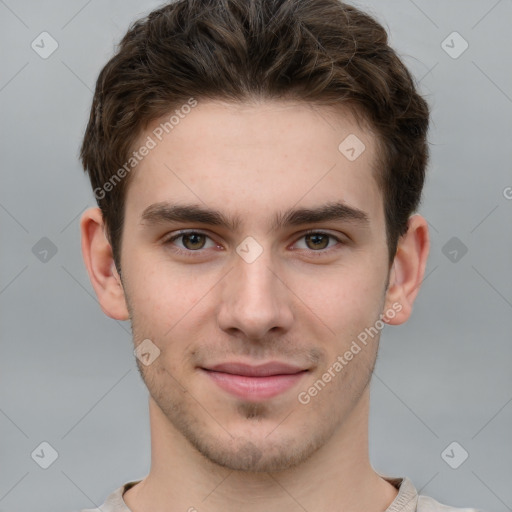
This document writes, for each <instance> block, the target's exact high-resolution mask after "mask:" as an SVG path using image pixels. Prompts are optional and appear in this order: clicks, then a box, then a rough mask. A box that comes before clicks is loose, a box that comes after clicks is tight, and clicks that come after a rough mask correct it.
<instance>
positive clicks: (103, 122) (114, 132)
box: [80, 0, 429, 271]
mask: <svg viewBox="0 0 512 512" xmlns="http://www.w3.org/2000/svg"><path fill="white" fill-rule="evenodd" d="M191 97H192V98H195V99H196V100H202V99H205V100H208V99H211V100H227V101H232V102H244V101H250V100H251V99H254V98H263V99H265V98H268V99H290V100H299V101H304V102H308V103H310V104H313V105H314V104H317V105H324V106H326V105H332V106H334V107H336V106H342V105H346V106H349V107H351V108H354V109H355V111H356V113H357V114H358V116H359V117H360V119H362V120H364V121H365V122H366V123H367V125H368V126H370V127H371V128H372V130H373V131H374V132H375V133H376V134H377V142H378V147H379V149H380V151H379V164H380V165H379V171H378V172H377V173H376V179H377V183H378V185H379V188H380V189H381V190H382V195H383V200H384V211H385V219H386V236H387V243H388V249H389V262H390V263H391V262H392V261H393V259H394V256H395V253H396V249H397V243H398V240H399V237H400V236H401V235H403V234H404V233H405V232H406V231H407V222H408V218H409V217H410V215H411V214H412V213H414V211H415V210H416V209H417V208H418V206H419V203H420V200H421V191H422V189H423V184H424V179H425V168H426V165H427V161H428V145H427V140H426V135H427V130H428V122H429V109H428V105H427V103H426V101H425V100H424V99H423V98H422V97H421V96H420V95H419V94H418V92H417V91H416V87H415V84H414V80H413V79H412V77H411V75H410V73H409V71H408V70H407V69H406V67H405V66H404V65H403V63H402V62H401V60H400V58H399V57H398V56H397V54H396V53H395V51H394V50H393V49H392V48H390V47H389V45H388V38H387V33H386V31H385V29H384V28H383V27H382V26H381V25H380V24H379V23H378V22H377V21H376V20H375V19H373V18H372V17H371V16H369V15H368V14H366V13H364V12H361V11H360V10H358V9H356V8H355V7H353V6H350V5H347V4H345V3H342V2H340V1H339V0H178V1H175V2H172V3H169V4H166V5H164V6H162V7H160V8H158V9H157V10H155V11H153V12H151V13H150V14H149V15H148V16H146V17H145V18H143V19H140V20H138V21H136V22H135V23H133V24H132V25H131V26H130V28H129V30H128V32H127V33H126V35H125V36H124V37H123V39H122V40H121V42H120V44H119V45H118V48H117V52H116V54H115V55H114V56H113V57H112V58H111V59H110V60H109V62H108V63H107V64H106V65H105V67H104V68H103V69H102V70H101V72H100V74H99V77H98V80H97V82H96V90H95V93H94V98H93V102H92V108H91V113H90V118H89V122H88V125H87V129H86V132H85V135H84V139H83V143H82V147H81V152H80V157H81V160H82V164H83V167H84V169H85V170H86V172H88V173H89V177H90V180H91V184H92V187H93V189H94V190H95V195H96V198H97V201H98V205H99V207H100V208H101V210H102V213H103V216H104V219H105V224H106V227H107V233H108V235H109V239H110V242H111V244H112V250H113V255H114V260H115V262H116V267H117V268H118V270H119V271H120V249H121V234H122V229H123V221H124V198H125V196H126V190H127V186H128V184H129V178H130V176H129V175H127V176H126V178H124V179H122V180H118V182H116V183H114V185H115V186H109V187H108V188H107V187H106V184H108V182H109V180H112V178H113V177H115V173H116V171H118V170H119V169H120V168H121V167H122V166H123V165H125V166H126V162H127V161H128V160H129V158H130V155H131V152H132V151H133V149H134V148H133V145H134V143H135V141H136V140H137V139H138V138H139V136H140V135H141V133H142V132H143V131H144V130H145V129H146V127H147V125H148V124H149V123H150V122H151V121H153V120H155V119H158V118H160V117H162V116H163V115H166V114H168V113H170V112H171V111H172V110H173V109H175V108H176V107H179V106H180V105H183V104H186V103H187V102H188V101H189V100H190V98H191ZM124 174H125V173H123V175H124ZM104 187H105V188H104ZM98 190H100V191H104V190H109V191H108V193H104V192H103V193H102V194H96V191H98Z"/></svg>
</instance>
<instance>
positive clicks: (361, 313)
mask: <svg viewBox="0 0 512 512" xmlns="http://www.w3.org/2000/svg"><path fill="white" fill-rule="evenodd" d="M369 269H371V267H370V266H368V267H361V269H358V268H354V266H350V267H349V266H347V267H346V268H338V269H336V268H334V269H329V272H322V273H320V272H318V273H316V275H308V276H303V275H302V276H299V277H298V278H297V280H296V281H295V285H294V286H293V285H292V286H290V288H292V289H294V291H295V290H297V291H296V293H297V296H299V297H300V298H301V299H302V300H303V302H304V303H305V304H306V305H307V306H308V307H309V308H310V309H311V310H313V311H314V312H315V313H316V315H317V316H318V318H319V319H321V320H323V321H324V322H325V324H326V325H327V326H329V327H330V328H331V329H332V330H333V331H335V332H336V334H337V335H341V336H342V337H344V333H346V332H347V331H348V330H351V328H357V327H363V328H364V326H365V324H366V323H368V322H372V321H374V319H375V317H377V316H378V315H379V313H380V308H381V306H382V303H383V300H384V286H383V285H384V282H383V276H382V275H380V274H378V272H377V271H376V270H375V269H371V270H369Z"/></svg>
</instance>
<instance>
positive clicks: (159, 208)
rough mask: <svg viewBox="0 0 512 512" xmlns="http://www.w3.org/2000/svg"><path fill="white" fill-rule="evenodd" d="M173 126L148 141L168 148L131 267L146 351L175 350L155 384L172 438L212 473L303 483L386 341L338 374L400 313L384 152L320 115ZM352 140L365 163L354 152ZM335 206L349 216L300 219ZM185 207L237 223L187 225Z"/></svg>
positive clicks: (344, 121)
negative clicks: (392, 302) (388, 230)
mask: <svg viewBox="0 0 512 512" xmlns="http://www.w3.org/2000/svg"><path fill="white" fill-rule="evenodd" d="M159 123H160V121H159V122H155V123H153V124H152V125H151V126H150V127H149V128H148V130H147V132H146V133H145V134H143V135H142V137H141V139H140V140H141V141H142V142H144V141H145V140H147V136H148V135H150V136H151V137H152V138H153V139H154V140H155V142H156V143H157V144H156V147H155V148H154V149H152V150H151V151H150V152H149V154H148V155H147V156H146V157H145V158H144V160H143V161H142V162H141V163H140V164H139V165H138V166H137V168H136V169H135V170H134V171H133V173H134V175H133V176H132V178H133V181H132V182H131V183H130V186H129V188H128V191H127V196H126V215H125V221H124V231H123V244H122V254H121V265H122V278H123V286H124V291H125V297H126V300H127V304H128V308H129V311H130V316H131V320H132V328H133V334H134V341H135V344H136V345H138V344H139V343H141V342H142V341H143V340H147V339H149V340H151V343H153V344H154V345H156V347H158V349H159V350H160V355H159V356H158V357H157V358H156V359H155V360H154V361H153V362H152V363H151V364H149V365H147V366H146V365H145V364H142V363H140V362H139V361H137V364H138V365H139V370H140V372H141V375H142V377H143V379H144V381H145V383H146V385H147V387H148V389H149V392H150V395H151V398H152V400H154V402H155V403H156V404H157V405H158V407H159V408H160V409H161V411H162V412H163V415H162V417H164V418H165V419H166V422H167V425H166V428H168V429H170V430H172V431H174V432H175V433H176V432H179V433H180V434H181V435H183V436H184V437H185V438H186V439H187V440H188V441H189V442H190V443H192V445H193V446H194V447H195V448H197V449H198V450H199V451H200V452H201V453H202V454H203V455H205V456H206V457H207V458H208V459H210V460H211V461H213V462H215V463H217V464H220V465H223V466H226V467H229V468H231V469H237V470H253V471H276V470H282V469H286V468H289V467H292V466H294V465H296V464H298V463H300V462H302V461H304V460H305V459H307V458H308V457H309V456H310V455H311V454H313V453H314V452H315V451H316V450H317V449H318V448H320V447H321V446H322V445H325V443H326V442H327V441H328V440H329V439H331V438H332V437H333V436H335V435H336V434H339V432H340V431H341V429H342V426H343V424H344V422H345V421H346V420H347V419H349V418H350V415H351V413H352V412H353V411H354V410H355V406H356V405H357V403H358V400H359V399H360V397H361V396H362V394H363V392H364V391H365V390H366V388H367V385H368V383H369V380H370V376H371V373H372V370H373V366H374V363H375V358H376V354H377V343H378V335H377V336H375V337H373V338H370V337H368V343H367V344H366V345H363V344H362V343H361V342H359V341H358V342H357V343H358V345H359V347H360V350H359V351H358V352H357V353H356V354H354V355H353V358H352V359H351V360H347V359H346V358H344V359H343V361H344V364H342V363H341V362H340V360H339V358H338V356H342V357H343V356H344V354H345V353H346V352H347V351H350V348H351V346H352V347H353V342H354V340H356V341H357V339H358V338H357V337H358V335H359V334H360V333H361V332H363V331H365V328H369V327H371V326H374V325H375V323H376V322H377V321H378V320H379V319H380V318H381V316H379V315H381V313H384V308H385V307H386V305H385V298H386V297H385V293H386V282H387V278H388V270H389V266H388V260H387V246H386V236H385V221H384V210H383V200H382V195H381V192H380V191H379V189H378V187H377V184H376V182H375V179H374V177H373V175H372V172H373V171H372V165H374V162H375V161H376V147H375V140H374V138H373V136H372V135H371V134H370V133H369V132H367V131H364V130H362V129H361V128H360V127H359V126H358V124H357V123H355V122H354V121H353V119H352V118H351V117H350V116H349V115H348V114H347V115H342V114H338V115H337V117H336V116H334V115H333V114H332V113H330V112H329V111H327V110H325V109H322V108H315V109H313V108H311V107H308V106H307V105H305V104H291V103H277V102H265V103H262V104H260V105H258V106H251V105H247V104H246V105H243V106H235V105H233V104H224V103H220V102H206V101H205V102H199V104H198V105H197V106H196V107H195V108H193V109H192V111H191V113H190V114H188V115H187V116H186V117H185V118H184V119H181V120H180V122H179V125H177V126H175V128H174V129H173V130H172V132H170V133H169V134H168V135H165V134H164V136H163V138H162V140H161V141H158V139H157V138H156V137H155V135H154V133H153V130H154V129H155V128H156V127H158V125H159ZM349 135H352V137H353V135H356V136H357V137H358V138H359V139H360V140H361V141H362V142H363V143H364V145H365V147H366V149H365V150H364V151H363V153H362V154H361V155H360V156H359V157H358V158H356V159H355V160H354V159H353V158H352V157H353V152H352V151H350V147H349V148H345V146H343V145H342V149H343V152H342V151H340V150H339V149H338V148H339V146H340V143H342V142H343V141H344V140H345V139H346V138H347V137H348V136H349ZM353 140H354V139H353V138H352V139H348V141H349V142H350V141H353ZM352 145H353V144H352ZM347 155H348V156H350V157H351V158H347ZM334 203H342V204H344V205H345V206H346V207H347V208H346V209H345V210H342V211H341V213H345V215H338V216H335V217H333V218H330V219H327V220H320V221H315V219H313V218H311V217H309V218H306V217H305V216H303V217H301V218H298V217H297V216H295V217H292V220H293V218H295V222H290V218H289V217H287V216H286V213H287V212H288V211H289V210H297V209H307V210H311V212H309V213H312V212H313V211H316V210H321V209H322V208H324V207H325V206H326V205H332V204H334ZM177 205H179V206H193V207H196V208H201V209H204V210H212V211H217V212H219V213H220V214H222V216H223V217H224V218H225V219H227V220H228V221H229V220H234V219H236V220H237V223H236V225H232V226H229V225H223V224H212V223H204V222H200V221H199V220H194V221H192V220H172V218H171V217H172V216H171V215H170V212H169V209H170V208H172V207H175V206H177ZM166 208H167V213H166ZM333 210H334V209H333ZM356 210H357V211H359V214H357V213H354V211H356ZM182 211H183V210H182ZM361 212H362V213H363V214H364V215H361ZM338 213H340V212H339V211H338ZM364 217H366V220H365V218H364ZM200 220H208V219H206V218H203V219H200ZM279 221H281V222H279ZM180 230H187V231H188V232H189V233H188V236H187V235H185V236H184V235H183V234H182V235H181V236H178V237H176V238H175V239H174V240H171V238H172V237H173V236H175V235H178V232H179V231H180ZM308 231H313V233H310V234H309V235H308V234H307V233H308ZM190 232H193V233H192V234H191V233H190ZM146 343H147V342H146ZM353 352H355V351H354V350H353ZM336 361H338V362H339V364H340V365H342V369H341V370H340V369H339V368H340V366H339V365H336V364H335V362H336ZM267 363H269V365H268V366H262V365H266V364H267ZM279 364H280V365H281V366H278V365H279ZM219 365H221V366H219ZM222 365H225V366H222ZM226 365H227V366H226ZM282 365H287V366H282ZM214 368H215V369H216V370H214ZM329 369H330V374H329V375H330V376H331V378H330V379H328V378H327V377H325V375H324V374H325V373H326V372H328V371H329ZM319 380H321V381H322V382H323V385H322V384H319V383H318V381H319ZM315 383H317V384H316V389H317V392H316V393H315V391H308V390H310V389H311V388H312V387H314V385H315ZM299 397H301V400H299Z"/></svg>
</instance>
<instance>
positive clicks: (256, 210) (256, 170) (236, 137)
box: [126, 101, 383, 223]
mask: <svg viewBox="0 0 512 512" xmlns="http://www.w3.org/2000/svg"><path fill="white" fill-rule="evenodd" d="M186 111H187V113H186V114H185V113H183V112H181V113H180V114H181V115H174V116H173V112H171V113H169V115H166V116H163V117H162V118H160V119H158V120H155V121H153V122H152V123H150V124H149V126H148V127H147V129H146V130H145V131H144V133H142V134H141V136H140V137H139V139H138V142H137V143H136V144H135V148H137V147H139V146H142V145H144V144H145V143H147V142H148V141H151V143H150V144H148V146H149V145H151V146H152V148H151V149H150V150H149V151H148V152H147V154H146V156H144V158H142V159H141V161H140V163H139V164H138V165H137V167H136V169H135V170H134V171H133V175H132V177H131V178H132V180H131V183H130V186H129V187H128V191H127V195H126V203H127V204H126V207H127V213H128V212H129V211H133V212H136V213H137V214H138V215H139V216H141V215H142V212H143V211H144V210H145V209H147V207H148V206H150V205H151V204H155V203H160V202H171V203H172V202H177V203H191V202H194V203H196V204H201V203H203V205H208V206H209V207H211V208H215V209H217V210H222V211H224V212H226V213H227V214H233V215H236V216H237V218H242V221H244V219H245V221H247V222H250V221H251V220H252V221H253V222H255V223H256V222H259V223H261V220H262V216H264V215H265V213H268V220H269V223H270V222H271V217H272V218H274V219H275V212H276V211H284V210H288V209H289V208H290V207H292V206H293V205H299V206H301V207H305V208H307V207H316V206H318V205H319V204H326V203H333V202H340V201H341V202H344V203H346V204H347V205H349V206H352V207H353V208H357V209H359V210H362V211H365V212H366V213H367V215H368V217H369V218H370V219H371V220H372V222H378V221H379V220H382V214H383V206H382V197H381V193H380V191H379V189H378V187H377V184H376V181H375V178H374V172H375V168H374V167H375V164H376V162H377V154H376V151H377V148H376V139H375V136H374V135H373V134H372V133H371V132H370V131H369V130H367V129H365V128H363V127H361V126H360V125H359V124H358V123H357V121H356V120H355V119H354V117H353V116H352V115H351V114H350V112H349V111H348V110H345V111H343V110H341V109H337V110H336V111H334V110H333V109H329V108H326V107H318V106H312V105H309V104H305V103H292V102H282V101H265V102H261V103H251V104H248V103H245V104H234V103H226V102H220V101H199V102H198V103H197V105H196V106H195V107H194V108H192V109H187V110H186ZM171 118H172V119H171ZM271 210H272V211H271ZM256 217H258V219H257V220H256Z"/></svg>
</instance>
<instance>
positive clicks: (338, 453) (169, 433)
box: [123, 389, 397, 512]
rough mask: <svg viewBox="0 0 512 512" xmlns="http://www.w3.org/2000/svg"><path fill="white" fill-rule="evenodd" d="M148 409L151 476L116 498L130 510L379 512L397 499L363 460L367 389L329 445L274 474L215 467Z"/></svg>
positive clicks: (156, 412) (160, 415) (365, 457)
mask: <svg viewBox="0 0 512 512" xmlns="http://www.w3.org/2000/svg"><path fill="white" fill-rule="evenodd" d="M149 403H150V422H151V448H152V449H151V470H150V473H149V474H148V476H147V477H146V478H145V479H144V480H143V481H142V482H140V483H139V484H137V485H136V486H134V487H132V488H131V489H130V490H128V491H127V492H126V493H125V494H124V496H123V498H124V501H125V502H126V504H127V505H128V507H129V508H130V509H131V510H132V511H133V512H142V511H144V510H151V511H152V512H174V511H190V512H194V511H198V512H221V511H222V512H230V511H238V510H240V509H241V508H242V507H243V509H244V512H269V511H274V510H275V511H277V510H279V511H280V512H291V511H296V510H299V509H303V510H304V509H305V510H308V511H309V512H315V511H325V510H337V511H345V510H350V511H351V512H359V511H360V512H363V511H365V512H382V511H384V510H386V509H387V508H388V506H389V505H390V504H391V502H392V501H393V500H394V498H395V497H396V495H397V490H396V489H395V488H394V487H393V486H392V485H391V484H389V483H388V482H386V481H385V480H384V479H382V478H381V477H380V476H379V475H378V474H377V473H376V472H375V471H374V470H373V468H372V466H371V464H370V461H369V455H368V411H369V390H368V389H367V390H366V391H365V393H364V394H363V395H362V397H361V399H360V400H359V402H358V404H357V405H356V406H355V408H354V410H353V412H352V414H351V415H350V416H349V417H348V418H347V420H346V421H345V422H344V423H343V425H341V426H340V428H339V429H338V430H337V431H336V432H335V433H334V434H333V436H332V437H331V439H329V440H328V441H327V442H326V443H325V444H324V445H323V446H322V447H321V448H320V449H318V450H317V451H316V452H315V453H314V454H313V455H312V456H311V457H310V458H309V459H307V460H306V461H305V462H303V463H302V464H300V465H299V466H296V467H294V468H291V469H287V470H285V471H280V472H276V473H250V472H241V471H233V470H230V469H228V468H223V467H220V466H218V465H217V464H215V463H213V462H212V461H210V460H208V459H206V458H205V457H204V456H203V455H202V454H200V453H199V452H198V451H197V450H196V449H195V448H194V447H192V446H191V445H190V444H189V443H188V442H187V441H186V440H185V439H184V438H183V436H182V435H181V434H180V433H179V432H178V431H177V430H176V429H174V427H173V426H172V425H170V424H169V422H168V420H167V418H166V417H165V416H164V414H163V413H162V411H161V410H160V409H159V407H158V406H157V405H156V403H155V402H154V401H153V400H152V399H151V398H150V402H149Z"/></svg>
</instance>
